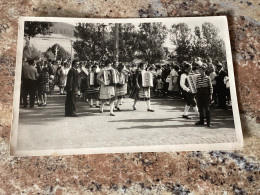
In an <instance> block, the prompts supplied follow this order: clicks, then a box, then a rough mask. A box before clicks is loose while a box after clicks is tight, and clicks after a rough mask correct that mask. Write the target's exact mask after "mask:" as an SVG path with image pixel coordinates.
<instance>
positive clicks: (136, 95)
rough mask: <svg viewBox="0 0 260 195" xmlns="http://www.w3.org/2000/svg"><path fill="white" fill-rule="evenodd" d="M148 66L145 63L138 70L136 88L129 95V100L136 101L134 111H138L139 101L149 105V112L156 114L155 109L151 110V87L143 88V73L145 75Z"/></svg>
mask: <svg viewBox="0 0 260 195" xmlns="http://www.w3.org/2000/svg"><path fill="white" fill-rule="evenodd" d="M145 66H146V65H145V64H144V63H142V62H141V63H140V64H139V69H137V70H136V78H135V81H134V83H135V87H134V88H133V90H132V91H131V92H130V94H129V98H132V99H134V105H133V110H136V103H137V101H138V100H139V101H145V102H146V104H147V111H148V112H154V110H153V109H151V101H150V98H151V95H150V87H143V86H142V73H145V72H146V70H145V68H146V67H145Z"/></svg>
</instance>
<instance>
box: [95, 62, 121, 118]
mask: <svg viewBox="0 0 260 195" xmlns="http://www.w3.org/2000/svg"><path fill="white" fill-rule="evenodd" d="M105 71H115V69H114V68H113V67H112V62H111V61H110V60H106V61H105V67H104V68H103V69H102V70H101V71H100V73H99V74H98V75H97V80H98V81H99V82H100V84H101V86H100V93H99V99H100V100H101V105H100V113H103V108H104V104H105V103H106V102H107V101H109V106H110V115H111V116H115V114H114V102H115V99H116V94H115V83H114V84H113V83H110V85H105V78H104V74H105ZM110 76H111V75H110ZM111 79H112V78H111Z"/></svg>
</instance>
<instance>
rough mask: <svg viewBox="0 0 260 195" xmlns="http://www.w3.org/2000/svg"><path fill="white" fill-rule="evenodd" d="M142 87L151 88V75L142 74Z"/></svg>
mask: <svg viewBox="0 0 260 195" xmlns="http://www.w3.org/2000/svg"><path fill="white" fill-rule="evenodd" d="M142 87H153V75H152V73H150V72H142Z"/></svg>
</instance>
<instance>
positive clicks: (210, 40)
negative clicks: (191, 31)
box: [202, 22, 226, 62]
mask: <svg viewBox="0 0 260 195" xmlns="http://www.w3.org/2000/svg"><path fill="white" fill-rule="evenodd" d="M202 32H203V38H204V40H205V44H206V56H208V57H210V58H211V59H214V60H219V61H222V62H225V61H226V50H225V42H224V40H223V39H221V38H220V37H219V36H218V33H219V29H218V28H217V27H215V26H214V25H213V24H212V23H210V22H205V23H203V24H202Z"/></svg>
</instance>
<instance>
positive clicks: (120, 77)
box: [115, 63, 127, 111]
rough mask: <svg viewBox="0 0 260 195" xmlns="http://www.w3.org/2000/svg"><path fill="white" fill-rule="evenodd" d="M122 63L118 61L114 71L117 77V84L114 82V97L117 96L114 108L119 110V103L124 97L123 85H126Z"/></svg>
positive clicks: (124, 89)
mask: <svg viewBox="0 0 260 195" xmlns="http://www.w3.org/2000/svg"><path fill="white" fill-rule="evenodd" d="M123 69H124V65H123V64H122V63H120V64H119V65H118V68H117V71H116V77H117V84H116V97H117V102H116V106H115V108H116V109H117V110H118V111H120V108H119V107H118V106H119V104H120V105H121V104H122V99H123V98H124V96H125V94H126V93H127V92H126V88H125V85H127V82H126V77H127V76H126V74H125V72H124V71H123Z"/></svg>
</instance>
